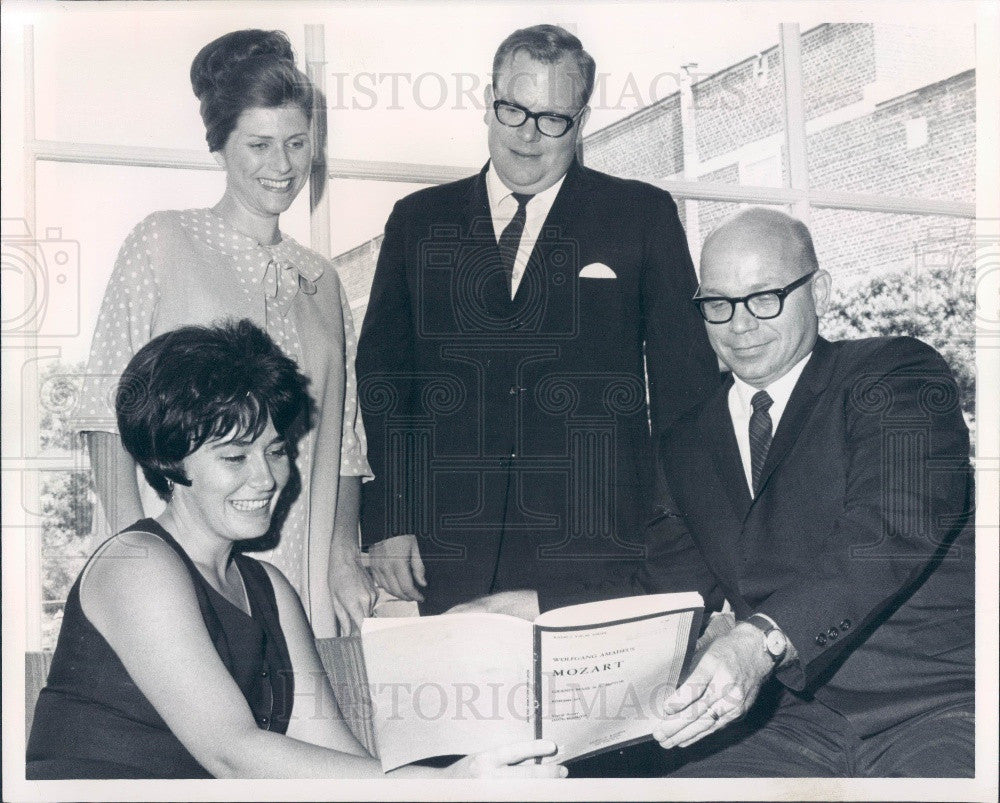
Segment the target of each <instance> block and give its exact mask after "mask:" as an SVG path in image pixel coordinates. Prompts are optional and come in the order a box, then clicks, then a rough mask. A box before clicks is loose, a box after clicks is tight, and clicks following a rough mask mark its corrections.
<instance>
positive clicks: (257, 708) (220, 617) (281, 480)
mask: <svg viewBox="0 0 1000 803" xmlns="http://www.w3.org/2000/svg"><path fill="white" fill-rule="evenodd" d="M306 386H307V380H306V378H305V377H304V376H303V375H302V374H300V373H299V372H298V370H297V366H296V365H295V363H294V362H293V361H292V360H291V359H289V358H288V357H287V356H286V355H285V354H284V353H283V352H282V351H281V349H279V348H278V347H277V346H276V345H275V344H274V342H273V341H272V340H271V339H270V338H269V337H268V336H267V335H266V334H265V333H264V332H262V331H261V330H260V329H258V328H257V327H256V326H254V325H253V324H251V323H250V322H248V321H241V322H240V323H238V324H229V325H226V326H223V327H218V328H205V327H195V326H189V327H183V328H180V329H178V330H176V331H172V332H168V333H166V334H163V335H160V336H158V337H156V338H154V339H153V340H151V341H150V342H149V343H147V344H146V345H145V346H143V347H142V348H141V349H139V351H138V352H137V353H136V354H135V356H134V357H133V358H132V359H131V360H130V362H129V364H128V366H127V367H126V369H125V371H124V373H123V375H122V378H121V382H120V383H119V386H118V391H117V394H116V405H115V406H116V412H117V421H118V430H119V432H121V437H122V441H123V443H124V445H125V448H127V449H128V451H129V453H130V454H131V456H132V458H133V459H134V460H135V461H136V462H137V463H138V465H139V466H141V467H142V470H143V473H144V474H145V476H146V478H147V479H148V480H149V483H150V485H151V486H152V487H153V488H155V489H156V490H157V492H158V493H159V494H160V495H161V496H162V497H163V499H164V500H165V502H166V507H165V509H164V511H163V513H161V514H160V515H159V516H157V517H156V518H155V519H153V518H144V519H141V520H140V521H138V522H136V523H135V524H133V525H132V526H131V527H129V528H127V529H126V530H124V531H123V532H122V533H120V534H119V535H117V536H114V537H112V538H110V539H109V540H108V541H106V542H105V543H104V544H102V545H101V546H100V547H98V549H97V550H96V552H95V553H94V555H93V557H92V558H91V559H90V561H89V562H88V564H87V565H86V566H85V567H84V569H83V571H82V572H81V573H80V576H79V577H78V578H77V580H76V582H75V583H74V585H73V587H72V589H71V590H70V592H69V596H68V598H67V600H66V607H65V613H64V616H63V624H62V630H61V631H60V634H59V641H58V643H57V645H56V651H55V655H54V656H53V660H52V669H51V671H50V673H49V678H48V683H47V685H46V687H45V688H44V689H43V690H42V692H41V695H40V696H39V698H38V704H37V706H36V709H35V718H34V723H33V726H32V730H31V735H30V738H29V740H28V749H27V777H28V778H29V779H31V780H43V779H70V778H74V779H75V778H209V777H230V778H279V777H286V778H307V777H319V778H337V777H378V776H380V775H381V770H380V769H379V764H378V762H376V761H375V760H374V759H372V758H370V757H369V756H368V755H367V753H365V751H364V748H362V747H361V745H360V744H358V742H357V741H356V740H355V739H354V737H353V736H352V735H351V733H350V731H349V730H348V729H347V727H346V725H345V723H344V720H343V718H342V716H341V714H340V712H339V709H338V707H337V703H336V700H335V698H334V696H333V692H332V690H331V689H330V685H329V681H328V680H327V678H326V675H325V673H324V671H323V667H322V665H321V663H320V659H319V656H318V655H317V653H316V647H315V644H314V640H313V634H312V631H311V629H310V627H309V623H308V621H307V620H306V616H305V612H304V610H303V608H302V604H301V602H300V601H299V599H298V597H297V595H296V593H295V591H294V589H293V588H292V586H291V585H290V584H289V582H288V581H287V580H286V579H285V577H284V576H283V575H282V573H281V572H280V571H279V570H278V569H276V568H275V567H274V566H272V565H270V564H268V563H264V562H262V561H257V560H254V559H253V558H250V557H249V556H247V555H244V554H241V553H240V552H239V550H238V548H239V546H240V545H241V544H242V543H245V542H246V541H249V540H253V539H256V538H259V537H261V536H262V535H263V534H264V533H266V532H267V531H268V529H269V527H270V526H271V518H272V515H273V513H274V511H275V509H276V508H277V506H278V504H279V500H280V498H281V495H282V492H283V491H284V490H285V489H286V487H287V483H288V480H289V477H290V476H291V473H292V463H291V457H290V455H291V454H292V453H293V452H294V450H295V447H296V443H297V441H298V440H299V439H300V438H301V437H302V436H303V434H304V432H305V431H306V429H307V428H308V425H309V414H310V407H311V404H312V402H311V399H310V398H309V394H308V393H307V391H306ZM296 690H299V691H298V694H297V693H296ZM554 750H555V745H552V744H550V743H545V742H541V741H537V742H525V743H522V744H516V745H510V746H507V747H504V748H499V749H497V750H493V751H489V752H486V753H480V754H476V755H473V756H467V757H466V758H463V759H460V760H459V761H458V762H456V763H455V764H452V765H451V766H450V767H447V768H445V769H431V768H429V767H404V768H402V769H400V770H398V771H396V772H395V773H394V775H399V776H402V777H472V776H486V775H510V776H514V777H558V776H559V775H560V774H562V772H563V771H562V769H561V768H560V767H559V766H558V765H536V764H533V763H530V764H527V765H525V766H522V767H515V766H508V765H509V764H515V763H517V762H521V761H526V760H528V759H530V758H532V757H535V756H540V755H544V754H549V753H551V752H553V751H554Z"/></svg>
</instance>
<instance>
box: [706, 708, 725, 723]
mask: <svg viewBox="0 0 1000 803" xmlns="http://www.w3.org/2000/svg"><path fill="white" fill-rule="evenodd" d="M708 713H709V714H711V715H712V719H714V720H715V721H716V722H718V721H719V718H720V717H721V716H722V715H721V714H720V713H719V712H718V711H712V710H709V712H708Z"/></svg>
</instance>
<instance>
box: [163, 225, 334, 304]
mask: <svg viewBox="0 0 1000 803" xmlns="http://www.w3.org/2000/svg"><path fill="white" fill-rule="evenodd" d="M181 224H182V225H183V226H184V227H185V228H187V229H189V230H190V231H191V232H192V234H193V235H194V236H195V237H196V238H197V239H198V240H199V241H201V242H202V243H204V244H205V245H206V246H208V247H209V248H211V249H212V250H213V251H218V252H220V253H222V254H225V255H226V256H228V257H231V258H232V259H233V262H234V264H235V267H236V270H237V272H238V273H245V274H247V276H248V277H249V279H250V280H251V281H252V282H253V283H254V284H256V285H257V286H258V287H259V288H260V289H261V291H262V292H263V294H264V296H265V298H266V299H267V300H268V302H269V303H273V304H277V305H278V306H280V307H287V306H288V304H290V303H291V300H292V299H293V298H294V297H295V295H296V294H297V293H298V292H299V291H301V292H303V293H305V294H306V295H313V294H314V293H315V292H316V282H317V281H318V279H319V277H320V276H322V275H323V272H324V270H325V269H326V260H325V259H323V257H321V256H320V255H319V254H317V253H315V252H314V251H311V250H310V249H308V248H305V247H303V246H302V245H299V243H298V242H296V241H295V240H294V239H293V238H292V237H289V236H288V235H287V234H284V233H282V234H281V240H279V241H278V242H277V243H275V244H274V245H261V244H260V243H258V242H257V241H256V240H255V239H254V238H253V237H250V236H249V235H246V234H243V233H242V232H239V231H236V230H235V229H234V228H232V227H231V226H230V225H229V224H228V223H226V221H225V220H223V219H222V218H221V217H219V215H217V214H215V212H213V211H212V210H211V209H189V210H185V211H184V212H182V213H181ZM248 289H249V288H248Z"/></svg>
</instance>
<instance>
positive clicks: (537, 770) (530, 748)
mask: <svg viewBox="0 0 1000 803" xmlns="http://www.w3.org/2000/svg"><path fill="white" fill-rule="evenodd" d="M556 750H557V747H556V744H555V742H550V741H547V740H543V739H536V740H534V741H532V742H514V743H513V744H507V745H504V746H503V747H497V748H494V749H493V750H486V751H484V752H482V753H473V754H472V755H471V756H466V757H465V758H462V759H459V760H458V761H456V762H455V763H454V764H452V765H451V766H450V767H448V768H447V769H446V770H445V773H446V774H447V775H448V777H451V778H565V777H566V776H567V775H568V774H569V770H567V769H566V768H565V767H564V766H563V765H562V764H535V763H534V762H532V761H531V759H533V758H540V757H542V756H551V755H554V754H555V752H556ZM525 762H527V763H525Z"/></svg>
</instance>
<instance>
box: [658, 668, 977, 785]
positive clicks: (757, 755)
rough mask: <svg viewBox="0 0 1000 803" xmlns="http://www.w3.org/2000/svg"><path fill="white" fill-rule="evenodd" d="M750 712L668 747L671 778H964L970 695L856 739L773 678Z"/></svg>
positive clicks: (971, 721)
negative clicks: (689, 741) (674, 762)
mask: <svg viewBox="0 0 1000 803" xmlns="http://www.w3.org/2000/svg"><path fill="white" fill-rule="evenodd" d="M762 698H763V699H759V700H758V701H757V704H755V706H754V708H753V709H751V711H750V714H749V715H748V716H747V717H746V718H745V719H743V720H741V721H739V722H734V723H732V724H731V725H730V726H729V727H728V728H723V729H722V730H720V731H717V732H716V733H713V734H712V735H711V736H708V737H706V738H705V739H702V740H701V741H700V742H696V743H695V744H693V745H691V746H690V747H687V748H681V749H677V750H672V751H671V753H672V754H673V757H674V759H675V760H677V761H678V762H682V763H681V764H680V766H679V767H678V768H676V769H674V770H673V771H672V772H670V777H672V778H745V777H751V778H754V777H755V778H775V777H777V778H971V777H973V776H974V775H975V717H974V705H973V700H972V699H971V698H970V699H968V700H966V701H961V702H956V703H955V704H953V705H951V706H947V707H942V708H938V709H935V710H932V711H928V712H925V713H923V714H921V715H919V716H916V717H912V718H910V719H908V720H906V721H904V722H902V723H900V724H898V725H895V726H893V727H891V728H889V729H888V730H885V731H883V732H881V733H878V734H875V735H873V736H868V737H866V738H861V737H860V736H858V734H857V733H856V732H855V731H854V729H853V728H852V727H851V724H850V722H848V720H847V719H846V718H844V717H843V716H842V715H841V714H838V713H837V712H836V711H833V710H832V709H830V708H827V707H826V706H825V705H823V704H822V703H819V702H816V701H806V700H801V699H799V698H796V697H794V696H793V695H791V694H789V693H787V692H785V691H783V690H782V689H781V688H780V687H777V688H776V687H775V686H774V685H772V686H771V687H770V688H769V689H768V690H767V692H766V693H765V694H764V695H762Z"/></svg>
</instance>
